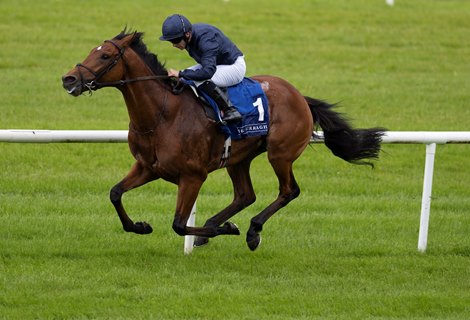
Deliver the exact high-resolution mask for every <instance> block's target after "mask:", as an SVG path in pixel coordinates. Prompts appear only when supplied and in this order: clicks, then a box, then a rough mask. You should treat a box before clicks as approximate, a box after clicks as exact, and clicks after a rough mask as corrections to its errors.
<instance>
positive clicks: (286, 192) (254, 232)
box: [246, 160, 300, 251]
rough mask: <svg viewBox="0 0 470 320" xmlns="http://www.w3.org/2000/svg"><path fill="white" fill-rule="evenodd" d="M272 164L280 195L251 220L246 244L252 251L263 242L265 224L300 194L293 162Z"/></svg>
mask: <svg viewBox="0 0 470 320" xmlns="http://www.w3.org/2000/svg"><path fill="white" fill-rule="evenodd" d="M271 164H272V166H273V168H274V171H275V172H276V175H277V177H278V180H279V195H278V197H277V199H276V200H275V201H274V202H273V203H271V204H270V205H269V206H268V207H266V208H265V209H264V210H263V211H261V212H260V213H259V214H258V215H257V216H255V217H253V218H252V219H251V223H250V228H249V229H248V232H247V235H246V242H247V244H248V247H249V248H250V250H252V251H254V250H256V248H257V247H258V245H259V243H260V241H261V237H260V235H259V233H260V232H261V230H263V225H264V223H265V222H266V221H267V220H268V219H269V218H270V217H271V216H272V215H273V214H275V213H276V212H277V211H278V210H279V209H281V208H282V207H284V206H286V205H287V204H288V203H289V202H291V201H292V200H293V199H295V198H297V197H298V196H299V194H300V188H299V186H298V185H297V182H296V181H295V178H294V174H293V172H292V162H289V161H286V160H279V161H271Z"/></svg>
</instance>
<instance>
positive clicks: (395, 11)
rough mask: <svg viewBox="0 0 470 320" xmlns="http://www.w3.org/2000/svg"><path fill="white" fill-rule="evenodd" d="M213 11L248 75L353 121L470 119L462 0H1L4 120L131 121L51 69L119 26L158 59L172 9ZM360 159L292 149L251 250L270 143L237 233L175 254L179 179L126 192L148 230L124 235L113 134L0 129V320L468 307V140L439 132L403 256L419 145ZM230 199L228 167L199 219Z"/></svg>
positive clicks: (402, 312) (267, 192) (442, 315)
mask: <svg viewBox="0 0 470 320" xmlns="http://www.w3.org/2000/svg"><path fill="white" fill-rule="evenodd" d="M174 12H181V13H183V14H186V15H187V16H188V17H189V18H190V20H192V21H204V22H210V23H214V24H216V25H218V26H220V27H221V28H222V29H223V30H225V31H226V33H227V34H228V35H229V36H230V37H231V38H232V39H234V40H235V41H236V43H237V44H238V45H239V47H240V48H241V49H242V50H243V51H244V53H245V55H246V60H247V62H248V74H249V75H255V74H274V75H279V76H281V77H283V78H285V79H287V80H289V81H290V82H292V83H293V84H294V85H295V86H296V87H298V88H299V89H300V90H301V91H302V92H303V93H304V94H306V95H309V96H313V97H316V98H320V99H326V100H328V101H330V102H337V101H340V102H341V104H342V108H341V109H340V110H341V111H342V112H344V113H346V114H347V115H348V116H350V117H351V118H352V119H353V120H354V121H353V123H354V124H355V125H356V126H359V127H373V126H384V127H387V128H389V129H390V130H393V131H397V130H409V131H414V130H429V131H432V130H445V131H453V130H464V131H468V130H469V125H470V122H469V119H470V108H469V102H470V82H469V81H468V75H469V71H470V69H469V66H470V38H469V37H468V30H469V28H470V22H469V21H470V20H469V14H468V12H470V3H469V2H468V1H463V0H447V1H443V0H414V1H400V0H397V1H396V5H395V6H394V7H389V6H387V5H385V3H384V1H382V0H376V1H371V0H355V1H347V0H335V1H326V0H315V1H301V0H298V1H279V0H262V1H248V0H243V1H242V0H237V1H236V0H231V1H227V2H225V1H209V0H201V1H177V2H176V1H165V2H156V1H144V0H136V1H132V2H127V1H126V2H116V1H99V2H97V1H95V2H91V1H80V2H66V1H53V0H44V1H35V2H33V1H18V0H16V1H10V0H3V1H2V2H1V3H0V17H1V18H2V19H0V47H1V50H0V114H1V116H0V128H2V129H3V128H35V129H127V126H128V118H127V112H126V110H125V107H124V102H123V99H122V97H121V95H120V94H119V92H118V91H117V90H112V89H106V90H100V91H98V92H96V93H94V94H93V96H92V97H80V98H72V97H70V96H68V95H67V94H66V93H65V91H64V90H63V89H62V88H61V80H60V77H61V75H62V74H64V73H65V72H67V71H68V70H69V69H70V68H71V67H73V66H74V65H75V63H77V62H79V61H81V60H83V59H84V57H85V56H86V55H87V54H88V52H89V50H90V49H91V48H92V47H94V46H96V45H98V44H100V43H101V42H102V41H103V40H105V39H108V38H112V37H114V36H115V35H117V34H118V33H119V32H120V31H121V30H122V28H123V27H124V25H126V24H127V25H128V26H130V27H132V28H135V29H137V30H139V31H144V32H146V37H145V42H146V43H147V45H148V47H149V48H150V50H151V51H153V52H156V53H158V55H159V58H160V59H161V60H162V61H166V63H167V66H169V67H174V68H183V67H185V66H187V65H190V64H192V63H193V62H192V61H191V59H190V58H188V57H187V56H186V55H185V54H184V53H181V52H179V51H177V50H175V49H172V48H171V46H170V45H169V44H167V43H162V42H160V41H158V40H157V37H158V36H159V35H160V24H161V22H162V21H163V20H164V19H165V17H166V16H168V15H170V14H172V13H174ZM383 149H384V152H383V153H382V155H381V159H380V161H379V162H378V163H377V164H376V168H375V169H374V170H370V169H368V168H365V167H360V166H352V165H350V164H347V163H345V162H343V161H341V160H340V159H338V158H335V157H334V156H332V154H331V153H330V152H329V151H328V150H327V149H326V148H325V146H323V145H312V146H311V147H310V148H308V149H307V150H306V152H305V153H304V154H303V155H302V156H301V158H300V159H299V160H298V161H297V162H296V163H295V173H296V176H297V180H298V182H299V184H300V186H301V189H302V193H301V195H300V197H299V198H298V199H296V200H295V201H293V202H292V203H291V204H289V206H287V207H286V208H284V209H282V210H281V211H280V212H279V213H278V214H277V215H275V216H274V217H273V218H272V219H271V220H270V221H269V222H268V223H267V224H266V226H265V228H264V230H263V232H262V237H263V242H262V243H261V246H260V247H259V249H258V250H257V251H256V252H254V253H253V252H250V251H249V250H248V248H247V246H246V244H245V241H244V238H245V237H244V233H245V232H246V230H247V228H248V225H249V220H250V218H251V217H252V216H254V215H255V214H256V213H257V212H259V211H260V210H262V209H263V208H264V207H265V206H266V205H267V204H268V203H270V202H271V201H272V200H273V199H274V198H275V196H276V195H277V181H276V178H275V176H274V175H273V172H272V169H271V168H270V167H269V165H267V161H266V156H265V155H263V156H260V157H259V158H258V159H257V160H256V161H255V162H254V164H253V167H252V176H253V184H254V187H255V190H256V192H257V196H258V200H257V202H256V203H254V204H253V205H252V206H250V207H249V208H247V209H246V210H244V211H243V212H241V213H240V214H238V215H237V216H236V217H234V218H233V222H235V223H237V224H238V226H239V227H240V229H241V231H242V236H240V237H220V238H217V239H214V240H213V241H212V242H211V243H210V245H209V246H207V247H204V248H201V249H197V250H195V251H194V252H193V254H192V255H191V256H184V255H183V253H182V252H183V248H182V247H183V239H182V238H181V237H179V236H177V235H176V234H175V233H174V232H173V230H172V229H171V224H172V219H173V214H174V206H175V202H176V187H175V186H174V185H171V184H169V183H166V182H163V181H158V182H155V183H152V184H149V185H146V186H143V187H141V188H139V189H137V190H133V191H131V192H129V193H127V194H126V195H125V196H124V204H125V206H126V208H127V209H128V211H129V214H130V215H131V217H132V218H134V219H135V220H146V221H148V222H150V223H151V224H152V226H153V227H154V233H153V234H151V235H149V236H137V235H134V234H127V233H125V232H124V231H122V229H121V226H120V222H119V220H118V218H117V215H116V213H115V212H114V209H113V207H112V205H111V203H110V202H109V200H108V193H109V189H110V188H111V187H112V186H113V185H114V184H115V183H117V182H118V181H119V180H120V179H121V178H122V177H123V176H124V175H125V174H126V173H127V171H128V170H129V168H130V166H131V165H132V163H133V159H132V157H131V155H130V154H129V151H128V147H127V146H126V145H125V144H6V143H1V144H0V168H1V171H0V172H1V173H0V217H1V218H2V222H1V224H0V318H2V319H50V318H56V319H86V318H92V319H312V318H321V319H323V318H330V319H338V318H340V319H365V318H378V319H390V318H403V319H468V318H469V317H470V307H469V305H470V303H469V301H470V238H469V236H468V235H469V234H470V216H469V214H468V213H469V211H470V200H469V199H470V197H469V191H468V190H469V189H468V181H470V171H469V170H468V169H467V168H468V166H469V164H470V163H469V160H468V159H469V154H470V150H469V148H468V145H445V146H442V145H439V146H438V147H437V154H436V163H435V175H434V185H433V199H432V209H431V221H430V230H429V241H428V250H427V252H426V253H425V254H421V253H418V252H417V249H416V247H417V238H418V227H419V212H420V205H421V192H422V179H423V171H424V151H425V147H424V146H422V145H384V147H383ZM231 199H232V193H231V183H230V181H229V179H228V177H227V174H226V172H225V171H223V170H221V171H217V172H214V173H213V174H212V175H211V176H210V177H209V179H208V180H207V182H206V184H205V185H204V187H203V189H202V191H201V195H200V197H199V199H198V216H197V222H198V223H202V222H203V221H204V220H205V219H207V218H209V217H210V216H211V215H212V214H214V213H216V212H217V211H218V210H220V209H221V208H223V207H224V206H225V205H226V204H228V203H229V202H230V200H231Z"/></svg>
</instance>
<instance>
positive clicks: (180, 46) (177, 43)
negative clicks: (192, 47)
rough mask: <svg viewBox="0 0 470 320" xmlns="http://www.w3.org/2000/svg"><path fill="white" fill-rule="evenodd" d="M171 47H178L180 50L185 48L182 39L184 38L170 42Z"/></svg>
mask: <svg viewBox="0 0 470 320" xmlns="http://www.w3.org/2000/svg"><path fill="white" fill-rule="evenodd" d="M172 44H173V47H175V48H178V49H180V50H184V49H185V48H186V42H185V41H184V38H181V40H180V41H178V42H172Z"/></svg>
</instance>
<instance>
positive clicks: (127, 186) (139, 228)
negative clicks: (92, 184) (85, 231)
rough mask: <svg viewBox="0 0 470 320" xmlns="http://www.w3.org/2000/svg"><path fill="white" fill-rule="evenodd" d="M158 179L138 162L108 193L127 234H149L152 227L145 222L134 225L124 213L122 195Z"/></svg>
mask: <svg viewBox="0 0 470 320" xmlns="http://www.w3.org/2000/svg"><path fill="white" fill-rule="evenodd" d="M156 179H158V176H156V175H155V174H154V173H153V172H151V171H150V170H149V169H147V168H145V167H143V166H142V165H141V164H140V163H139V162H136V163H135V164H134V166H133V167H132V169H131V171H130V172H129V173H128V174H127V176H126V177H125V178H124V179H122V180H121V182H119V183H118V184H116V185H115V186H114V187H113V188H112V189H111V192H110V195H109V197H110V199H111V202H112V203H113V205H114V208H115V209H116V212H117V214H118V216H119V219H120V220H121V223H122V227H123V228H124V230H125V231H127V232H134V233H137V234H148V233H151V232H152V231H153V230H152V227H151V226H150V225H149V224H148V223H146V222H137V223H134V222H133V221H132V220H131V219H130V218H129V216H128V215H127V213H126V210H125V209H124V207H123V205H122V201H121V198H122V195H123V194H124V192H127V191H129V190H131V189H134V188H137V187H139V186H141V185H143V184H146V183H147V182H149V181H153V180H156Z"/></svg>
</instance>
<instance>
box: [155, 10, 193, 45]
mask: <svg viewBox="0 0 470 320" xmlns="http://www.w3.org/2000/svg"><path fill="white" fill-rule="evenodd" d="M192 28H193V26H192V24H191V22H189V20H188V19H187V18H186V17H185V16H183V15H180V14H174V15H171V16H169V17H168V18H166V19H165V21H164V22H163V25H162V36H161V37H160V40H162V41H170V40H173V39H177V38H182V37H183V36H184V34H185V33H186V32H189V31H191V30H192Z"/></svg>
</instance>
